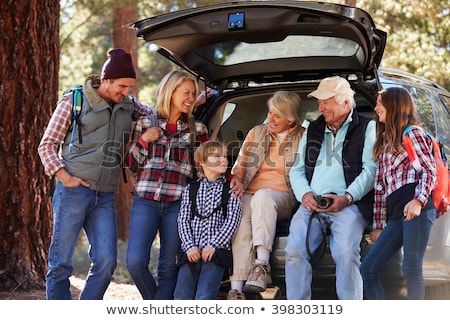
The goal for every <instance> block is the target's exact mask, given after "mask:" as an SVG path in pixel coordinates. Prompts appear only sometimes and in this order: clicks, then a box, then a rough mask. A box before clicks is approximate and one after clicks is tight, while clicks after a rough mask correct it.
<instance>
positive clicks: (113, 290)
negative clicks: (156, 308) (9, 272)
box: [0, 276, 142, 300]
mask: <svg viewBox="0 0 450 320" xmlns="http://www.w3.org/2000/svg"><path fill="white" fill-rule="evenodd" d="M70 283H71V292H72V297H73V299H78V295H79V294H80V291H81V289H82V288H83V285H84V279H81V278H77V277H75V276H72V277H71V278H70ZM141 299H142V297H141V294H140V293H139V291H138V289H137V288H136V286H135V285H133V284H126V283H116V282H114V281H112V282H111V283H110V285H109V287H108V290H107V291H106V293H105V296H104V300H141ZM0 300H45V289H43V290H35V291H16V292H0Z"/></svg>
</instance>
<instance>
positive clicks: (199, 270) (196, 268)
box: [174, 261, 225, 300]
mask: <svg viewBox="0 0 450 320" xmlns="http://www.w3.org/2000/svg"><path fill="white" fill-rule="evenodd" d="M224 271H225V268H224V267H221V266H219V265H217V264H216V263H214V262H203V261H199V262H197V263H196V264H191V263H185V264H183V265H182V266H181V267H180V270H179V271H178V280H177V286H176V287H175V294H174V296H175V300H194V299H195V300H215V299H216V297H217V292H219V288H220V282H221V281H222V277H223V272H224Z"/></svg>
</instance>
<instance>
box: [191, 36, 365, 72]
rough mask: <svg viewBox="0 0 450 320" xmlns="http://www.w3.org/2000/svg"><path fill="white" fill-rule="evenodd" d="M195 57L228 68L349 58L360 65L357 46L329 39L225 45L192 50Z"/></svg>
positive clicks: (289, 38)
mask: <svg viewBox="0 0 450 320" xmlns="http://www.w3.org/2000/svg"><path fill="white" fill-rule="evenodd" d="M195 51H196V53H197V54H198V55H200V56H201V57H202V58H203V59H206V60H208V61H210V62H212V63H214V64H216V65H220V66H230V65H236V64H240V63H245V62H254V61H264V60H272V59H283V58H295V57H311V56H315V57H351V56H356V58H357V59H358V61H359V62H360V63H362V62H363V61H364V52H363V50H362V49H361V47H360V46H359V44H358V43H356V42H354V41H352V40H349V39H343V38H335V37H329V36H307V35H291V36H287V37H286V38H284V39H281V40H280V41H276V42H264V43H248V42H240V41H225V42H219V43H215V44H212V45H208V46H204V47H201V48H198V49H196V50H195Z"/></svg>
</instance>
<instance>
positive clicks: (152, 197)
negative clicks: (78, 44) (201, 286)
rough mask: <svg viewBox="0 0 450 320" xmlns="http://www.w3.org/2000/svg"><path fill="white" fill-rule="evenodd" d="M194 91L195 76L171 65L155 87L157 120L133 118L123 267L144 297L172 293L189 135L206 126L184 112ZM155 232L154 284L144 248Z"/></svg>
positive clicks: (203, 133)
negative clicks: (130, 199)
mask: <svg viewBox="0 0 450 320" xmlns="http://www.w3.org/2000/svg"><path fill="white" fill-rule="evenodd" d="M198 96H199V89H198V84H197V81H196V79H195V78H193V77H192V76H190V75H189V74H187V73H185V72H180V71H172V72H170V73H168V74H167V75H166V76H165V77H164V78H163V79H162V80H161V82H160V84H159V86H158V90H157V102H156V111H157V118H156V122H157V125H156V126H153V125H152V121H151V119H150V117H143V118H141V119H139V120H138V121H137V123H136V127H135V129H134V131H133V134H132V138H131V145H130V149H129V152H128V155H127V157H126V160H125V161H126V164H127V165H128V168H129V169H130V170H131V172H132V173H133V175H134V178H135V190H134V194H135V195H134V198H133V202H132V206H131V213H130V231H129V238H128V251H127V267H128V270H129V271H130V274H131V277H132V278H133V281H134V282H135V284H136V286H137V288H138V289H139V291H140V293H141V295H142V297H143V298H144V299H146V300H149V299H158V300H170V299H173V291H174V289H175V284H176V280H177V272H178V267H177V266H176V265H175V256H176V253H177V251H178V250H179V248H180V239H179V237H178V230H177V218H178V213H179V211H180V202H181V196H182V193H183V190H184V187H185V186H186V185H187V184H188V183H189V182H190V181H191V180H192V179H194V178H195V177H194V165H193V163H192V162H191V159H192V150H193V149H192V148H191V147H192V146H191V142H192V141H193V135H194V136H195V141H197V142H204V141H206V140H207V139H208V136H207V129H206V127H205V125H204V124H203V123H201V122H198V121H196V122H195V132H191V129H190V125H189V118H190V117H191V116H192V110H193V108H194V105H195V103H196V98H197V97H198ZM157 233H159V237H160V254H159V262H158V285H157V284H156V281H155V280H154V278H153V276H152V274H151V273H150V270H149V267H148V265H149V262H150V250H151V247H152V243H153V241H154V239H155V237H156V234H157Z"/></svg>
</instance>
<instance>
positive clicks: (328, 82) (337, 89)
mask: <svg viewBox="0 0 450 320" xmlns="http://www.w3.org/2000/svg"><path fill="white" fill-rule="evenodd" d="M339 94H341V95H345V96H353V95H354V91H353V90H352V88H350V84H349V83H348V81H347V80H346V79H344V78H342V77H339V76H334V77H329V78H324V79H323V80H322V81H320V83H319V86H318V87H317V89H316V90H314V91H313V92H311V93H309V94H308V98H311V97H314V98H317V99H320V100H326V99H329V98H332V97H334V96H337V95H339Z"/></svg>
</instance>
